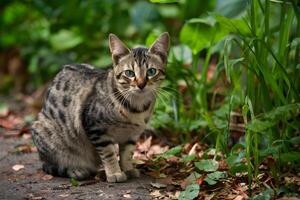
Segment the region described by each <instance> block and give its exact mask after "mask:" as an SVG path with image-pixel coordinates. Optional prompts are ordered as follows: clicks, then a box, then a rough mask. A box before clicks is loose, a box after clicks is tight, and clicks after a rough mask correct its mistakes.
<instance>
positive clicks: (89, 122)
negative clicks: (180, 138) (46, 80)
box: [31, 33, 168, 182]
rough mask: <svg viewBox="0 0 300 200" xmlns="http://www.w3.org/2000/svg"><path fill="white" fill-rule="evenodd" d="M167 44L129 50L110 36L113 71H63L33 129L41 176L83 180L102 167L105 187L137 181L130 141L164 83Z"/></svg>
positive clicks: (70, 68) (86, 67) (73, 67)
mask: <svg viewBox="0 0 300 200" xmlns="http://www.w3.org/2000/svg"><path fill="white" fill-rule="evenodd" d="M162 38H163V39H162ZM166 40H168V35H167V34H166V33H165V34H163V35H162V36H160V37H159V38H158V40H157V41H156V42H155V43H154V44H153V45H152V47H150V49H146V48H135V49H132V50H129V49H128V48H127V47H125V46H124V44H123V43H122V42H121V41H120V40H119V39H118V38H117V37H116V36H114V35H111V36H110V49H111V53H112V57H113V63H114V66H113V68H111V69H107V70H98V69H94V67H93V66H90V65H87V64H72V65H66V66H64V67H63V69H62V70H61V71H60V72H59V73H58V74H57V76H56V77H55V79H54V80H53V82H52V85H51V86H50V87H49V89H48V91H47V93H46V96H45V100H44V105H43V108H42V110H41V112H40V113H39V114H38V118H37V120H36V121H35V122H34V123H33V124H32V131H31V132H32V136H33V140H34V143H35V145H36V146H37V149H38V152H39V155H40V158H41V160H42V161H43V170H44V171H45V172H47V173H50V174H53V175H58V176H66V177H73V178H76V179H86V178H88V177H90V176H93V175H94V174H95V173H96V172H97V170H98V169H99V166H100V164H101V163H102V164H103V166H104V169H105V173H106V177H107V181H108V182H122V181H125V180H126V179H127V176H133V177H138V176H139V172H138V171H137V170H136V169H135V168H134V166H133V164H132V160H131V157H132V151H133V149H134V141H136V139H137V138H138V137H139V136H140V134H141V133H142V132H143V131H144V130H145V129H146V125H147V122H148V120H149V118H150V116H151V114H152V109H153V106H154V104H155V97H156V89H157V88H158V87H159V83H160V82H161V80H163V79H164V74H165V64H166V63H165V60H166V55H167V49H168V47H167V46H165V45H168V42H167V41H166ZM157 46H160V47H161V48H158V47H157ZM162 47H163V48H162ZM120 48H121V49H120ZM122 48H123V49H122ZM153 49H154V50H153ZM158 51H162V52H158ZM162 55H164V56H165V58H162V57H161V56H162ZM149 68H155V69H157V73H156V75H155V76H153V77H147V69H149ZM128 69H131V70H133V71H134V73H135V77H134V78H132V77H127V76H126V75H124V72H125V70H128ZM141 84H142V85H141ZM116 143H117V144H119V147H120V148H119V149H120V157H121V158H120V162H119V161H118V157H117V156H118V153H117V152H116V149H115V144H116Z"/></svg>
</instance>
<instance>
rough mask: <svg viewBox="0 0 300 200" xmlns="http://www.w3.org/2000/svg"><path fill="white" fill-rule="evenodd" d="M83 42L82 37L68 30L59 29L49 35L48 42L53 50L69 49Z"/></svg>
mask: <svg viewBox="0 0 300 200" xmlns="http://www.w3.org/2000/svg"><path fill="white" fill-rule="evenodd" d="M82 42H83V38H82V37H81V36H79V35H78V34H76V33H75V32H72V31H70V30H60V31H59V32H58V33H56V34H54V35H52V36H51V37H50V43H51V45H52V47H53V48H54V49H55V50H67V49H71V48H73V47H75V46H77V45H79V44H80V43H82Z"/></svg>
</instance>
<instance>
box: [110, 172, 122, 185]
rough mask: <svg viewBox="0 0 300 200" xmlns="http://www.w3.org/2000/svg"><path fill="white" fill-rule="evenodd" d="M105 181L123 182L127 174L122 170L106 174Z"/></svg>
mask: <svg viewBox="0 0 300 200" xmlns="http://www.w3.org/2000/svg"><path fill="white" fill-rule="evenodd" d="M106 179H107V182H109V183H117V182H124V181H126V180H127V176H126V174H125V173H124V172H117V173H114V174H109V175H106Z"/></svg>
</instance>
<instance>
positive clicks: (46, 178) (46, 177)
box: [42, 174, 53, 181]
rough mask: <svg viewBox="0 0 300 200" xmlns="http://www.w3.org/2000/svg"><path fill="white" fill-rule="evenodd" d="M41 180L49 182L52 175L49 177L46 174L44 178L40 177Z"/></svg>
mask: <svg viewBox="0 0 300 200" xmlns="http://www.w3.org/2000/svg"><path fill="white" fill-rule="evenodd" d="M42 179H43V180H44V181H49V180H51V179H53V176H52V175H49V174H46V175H45V176H43V177H42Z"/></svg>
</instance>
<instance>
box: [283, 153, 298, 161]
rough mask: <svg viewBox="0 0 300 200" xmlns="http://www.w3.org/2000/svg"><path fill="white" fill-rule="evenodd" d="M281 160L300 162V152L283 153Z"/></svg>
mask: <svg viewBox="0 0 300 200" xmlns="http://www.w3.org/2000/svg"><path fill="white" fill-rule="evenodd" d="M279 158H280V160H281V161H282V162H300V152H298V151H292V152H288V153H281V154H280V157H279Z"/></svg>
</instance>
